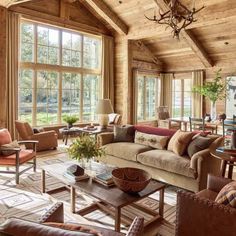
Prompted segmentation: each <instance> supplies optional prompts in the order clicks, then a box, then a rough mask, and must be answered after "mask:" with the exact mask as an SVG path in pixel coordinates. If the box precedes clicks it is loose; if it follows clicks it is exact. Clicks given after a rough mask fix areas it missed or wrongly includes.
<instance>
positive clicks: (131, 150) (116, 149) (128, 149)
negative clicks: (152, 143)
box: [103, 142, 152, 162]
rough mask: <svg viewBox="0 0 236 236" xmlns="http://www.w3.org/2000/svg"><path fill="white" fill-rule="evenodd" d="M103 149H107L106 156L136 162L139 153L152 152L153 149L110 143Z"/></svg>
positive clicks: (125, 143) (129, 144) (123, 143)
mask: <svg viewBox="0 0 236 236" xmlns="http://www.w3.org/2000/svg"><path fill="white" fill-rule="evenodd" d="M103 148H104V149H105V152H106V155H111V156H115V157H120V158H122V159H125V160H128V161H135V162H136V161H137V155H138V154H139V153H142V152H146V151H149V150H152V148H151V147H148V146H144V145H140V144H136V143H129V142H120V143H109V144H107V145H104V146H103Z"/></svg>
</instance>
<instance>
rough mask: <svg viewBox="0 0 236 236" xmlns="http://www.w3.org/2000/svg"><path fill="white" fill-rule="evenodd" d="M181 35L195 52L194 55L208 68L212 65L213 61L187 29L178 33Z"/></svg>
mask: <svg viewBox="0 0 236 236" xmlns="http://www.w3.org/2000/svg"><path fill="white" fill-rule="evenodd" d="M180 35H181V37H182V38H184V39H185V41H186V42H187V43H188V45H189V46H190V47H191V48H192V50H193V51H194V52H195V54H196V56H197V57H198V58H199V59H200V60H201V62H202V64H203V65H204V66H205V67H206V68H208V67H212V66H213V65H214V64H213V61H212V60H211V59H210V57H209V56H208V54H207V53H206V51H205V50H204V48H203V47H202V46H201V45H200V44H199V42H198V41H197V39H196V38H195V37H194V36H193V35H192V33H191V32H190V31H189V30H182V31H181V33H180Z"/></svg>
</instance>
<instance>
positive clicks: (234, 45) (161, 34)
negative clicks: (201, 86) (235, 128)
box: [0, 0, 236, 71]
mask: <svg viewBox="0 0 236 236" xmlns="http://www.w3.org/2000/svg"><path fill="white" fill-rule="evenodd" d="M64 1H66V0H64ZM68 1H69V0H68ZM77 1H79V2H81V3H83V4H84V6H85V7H86V8H88V10H89V11H91V12H92V13H93V14H95V15H96V16H97V17H98V18H99V19H100V20H101V21H102V22H103V23H104V24H105V25H106V26H107V27H108V28H109V29H113V30H114V31H115V32H116V33H118V34H121V35H123V36H124V37H126V38H128V39H134V40H142V42H143V43H144V44H145V45H146V46H147V47H148V48H149V49H150V50H151V51H152V52H153V54H154V56H156V57H157V58H158V59H160V60H161V61H162V62H163V63H164V64H165V65H166V70H169V71H171V70H178V68H181V70H183V69H185V68H186V69H189V70H190V69H202V68H207V67H211V66H213V65H215V66H217V67H229V66H232V65H235V66H236V53H235V51H236V1H235V0H198V1H196V6H197V8H198V7H201V6H202V5H204V6H205V9H204V10H203V11H201V12H199V13H198V15H197V19H198V21H197V22H195V23H193V24H191V25H190V26H189V27H188V30H187V31H186V32H183V33H182V34H181V38H180V40H179V41H178V40H176V39H173V38H172V35H171V32H170V30H169V29H167V30H166V27H165V26H163V25H159V24H155V23H153V22H150V21H148V20H147V19H145V17H144V14H146V15H148V16H152V15H153V12H154V10H156V11H157V12H158V11H159V9H163V8H165V9H166V6H165V1H163V0H121V2H122V3H121V4H120V3H119V2H120V1H119V0H77ZM15 2H17V1H14V0H11V1H6V0H5V1H1V0H0V4H3V5H4V4H5V6H9V5H10V4H11V3H15ZM19 2H23V1H19ZM71 2H74V0H71ZM181 2H182V3H183V4H185V5H188V4H190V3H191V0H181Z"/></svg>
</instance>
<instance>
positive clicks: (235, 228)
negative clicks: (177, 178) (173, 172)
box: [176, 175, 236, 236]
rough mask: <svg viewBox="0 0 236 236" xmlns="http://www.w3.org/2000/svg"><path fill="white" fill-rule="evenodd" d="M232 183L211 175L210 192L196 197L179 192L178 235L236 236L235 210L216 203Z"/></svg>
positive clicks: (208, 187)
mask: <svg viewBox="0 0 236 236" xmlns="http://www.w3.org/2000/svg"><path fill="white" fill-rule="evenodd" d="M231 181H232V180H230V179H226V178H222V177H216V176H213V175H208V183H207V189H205V190H202V191H200V192H199V193H197V194H193V193H190V192H184V191H180V192H178V196H177V211H176V215H177V219H176V236H188V235H190V236H223V235H227V236H235V232H236V209H235V208H232V207H230V206H225V205H222V204H219V203H217V202H215V199H216V196H217V195H218V193H219V192H220V190H221V189H222V188H223V187H224V186H225V185H226V184H228V183H229V182H231Z"/></svg>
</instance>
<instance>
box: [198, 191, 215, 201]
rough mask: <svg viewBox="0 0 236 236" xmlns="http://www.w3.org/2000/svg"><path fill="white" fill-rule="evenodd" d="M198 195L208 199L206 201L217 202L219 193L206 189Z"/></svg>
mask: <svg viewBox="0 0 236 236" xmlns="http://www.w3.org/2000/svg"><path fill="white" fill-rule="evenodd" d="M196 195H197V196H198V197H200V198H206V199H209V200H212V201H215V199H216V197H217V192H214V191H212V190H209V189H204V190H202V191H200V192H198V193H196Z"/></svg>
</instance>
